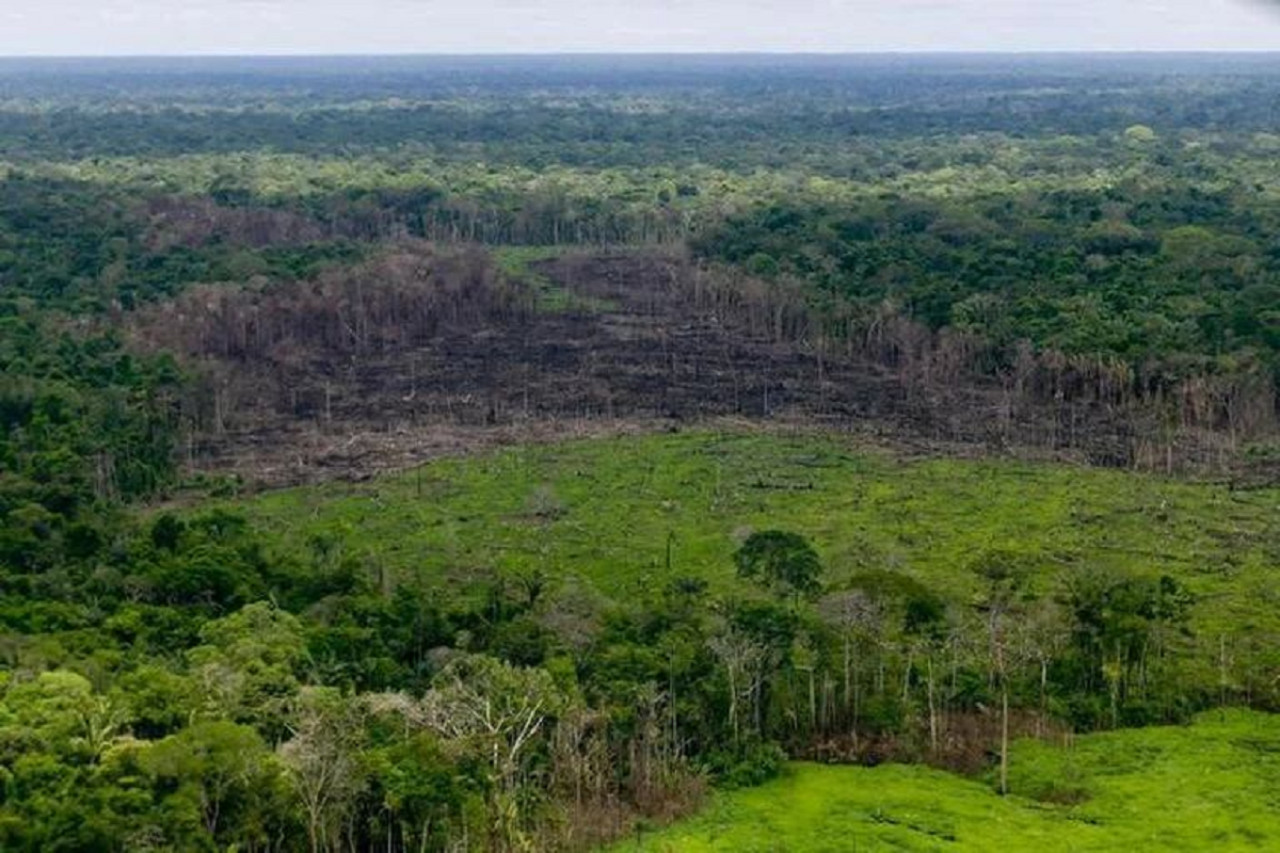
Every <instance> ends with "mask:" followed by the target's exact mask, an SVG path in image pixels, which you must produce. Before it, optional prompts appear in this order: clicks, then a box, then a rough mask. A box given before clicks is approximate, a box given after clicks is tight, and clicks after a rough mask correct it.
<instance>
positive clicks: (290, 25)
mask: <svg viewBox="0 0 1280 853" xmlns="http://www.w3.org/2000/svg"><path fill="white" fill-rule="evenodd" d="M1075 49H1092V50H1132V49H1138V50H1280V0H358V2H339V0H0V54H3V55H42V54H43V55H48V54H53V55H80V54H93V55H114V54H156V53H162V54H173V53H436V52H449V53H456V52H462V53H470V52H481V53H487V52H551V51H725V50H758V51H876V50H1075Z"/></svg>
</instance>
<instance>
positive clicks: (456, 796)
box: [0, 501, 1280, 851]
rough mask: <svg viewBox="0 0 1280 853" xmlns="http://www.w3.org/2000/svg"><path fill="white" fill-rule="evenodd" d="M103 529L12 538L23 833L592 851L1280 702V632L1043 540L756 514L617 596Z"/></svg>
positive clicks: (113, 523) (175, 532) (200, 530)
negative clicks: (945, 577) (874, 554)
mask: <svg viewBox="0 0 1280 853" xmlns="http://www.w3.org/2000/svg"><path fill="white" fill-rule="evenodd" d="M531 511H534V512H542V513H554V512H555V511H556V509H555V506H554V501H541V502H538V503H537V504H536V505H533V504H531ZM95 532H96V533H97V534H98V538H97V539H96V540H94V539H91V538H89V537H85V536H79V537H77V538H75V539H74V540H72V539H66V540H56V542H57V544H58V545H59V546H60V547H61V548H62V552H61V553H60V554H58V555H57V558H56V559H49V558H48V557H47V556H46V557H43V558H42V557H39V556H36V557H23V556H22V549H23V547H24V546H22V545H20V544H16V543H9V544H8V545H7V546H6V547H7V550H6V553H5V554H4V558H5V559H4V563H3V564H4V565H5V566H6V569H5V572H4V575H3V577H2V578H0V583H2V584H3V592H4V597H3V601H4V604H3V608H2V609H0V617H2V618H3V620H4V624H5V626H6V628H7V629H8V630H9V631H10V632H11V633H10V634H9V639H8V640H7V641H6V643H5V645H4V647H3V660H4V664H5V675H4V678H3V681H0V782H2V783H3V788H2V791H3V794H2V795H0V843H2V844H3V846H4V847H5V849H8V850H15V851H22V850H32V851H34V850H41V851H45V850H85V849H96V850H126V849H127V850H140V849H141V850H168V849H182V850H222V849H227V848H228V847H238V848H240V849H252V850H279V851H289V850H310V851H360V850H370V851H372V850H375V849H376V850H462V849H477V850H515V849H547V850H549V849H586V848H588V847H589V846H590V845H592V844H596V843H599V842H601V841H603V840H606V839H608V838H611V837H617V836H619V835H623V834H626V833H628V832H631V831H633V830H634V829H635V827H636V826H643V825H644V823H643V822H644V821H653V820H658V821H661V820H665V819H667V818H670V817H673V816H676V815H679V814H682V813H684V812H686V811H687V810H688V809H690V808H692V807H694V806H695V805H696V804H697V803H698V802H699V800H700V797H701V795H702V792H703V791H704V789H705V786H706V785H707V784H708V783H709V782H715V783H717V784H726V785H741V784H753V783H755V782H758V781H761V780H762V779H765V778H768V777H769V776H770V775H772V774H773V773H775V772H777V770H778V768H779V766H780V762H781V761H782V760H783V758H784V756H785V755H787V754H790V755H793V756H812V757H818V758H823V759H825V760H845V761H852V760H859V761H882V760H888V759H894V760H921V761H930V762H934V763H937V764H939V765H943V766H949V767H955V768H960V769H965V770H969V771H978V770H982V769H984V768H986V767H989V766H995V767H1000V766H1001V758H1002V757H1003V756H1004V755H1005V750H1006V749H1007V745H1008V741H1009V739H1010V738H1011V737H1014V736H1018V735H1022V734H1025V735H1031V734H1040V735H1049V734H1055V733H1059V732H1061V731H1063V730H1064V729H1067V728H1074V729H1095V728H1107V727H1112V726H1119V725H1141V724H1148V723H1155V722H1171V721H1178V720H1183V719H1186V718H1187V717H1188V715H1190V714H1191V713H1193V712H1195V711H1197V710H1200V709H1203V708H1206V707H1211V706H1213V705H1216V704H1220V703H1224V704H1225V703H1230V704H1240V703H1247V704H1252V705H1254V706H1257V707H1262V708H1271V707H1274V706H1275V703H1276V702H1277V701H1278V700H1280V696H1278V695H1277V693H1276V685H1275V681H1274V678H1273V677H1272V675H1271V674H1272V672H1273V667H1274V659H1273V655H1272V652H1271V650H1272V648H1273V646H1274V644H1273V643H1272V642H1271V638H1268V637H1264V636H1254V635H1252V634H1249V633H1247V632H1246V633H1241V632H1238V631H1235V632H1232V633H1231V634H1229V635H1228V634H1223V635H1220V636H1197V635H1196V634H1194V633H1193V632H1192V631H1191V629H1190V627H1189V622H1188V611H1189V608H1190V607H1191V606H1192V605H1193V603H1194V601H1193V598H1192V597H1191V596H1190V595H1189V594H1188V593H1187V592H1186V590H1184V589H1183V588H1182V587H1181V586H1180V585H1179V584H1178V583H1177V582H1175V581H1174V580H1173V579H1171V578H1168V577H1147V576H1137V575H1126V574H1123V573H1116V572H1113V571H1103V570H1088V569H1085V570H1080V569H1078V568H1076V569H1073V570H1072V571H1071V572H1061V573H1060V572H1058V571H1057V570H1055V569H1054V568H1053V558H1052V556H1051V555H1043V556H1042V557H1038V556H1035V555H1027V554H1012V553H1006V552H995V551H993V552H986V553H978V554H976V555H975V556H974V557H973V558H972V560H971V561H970V562H969V563H968V564H966V565H964V566H960V567H958V571H961V572H963V573H965V574H966V575H967V577H968V578H969V583H968V584H967V586H969V587H970V588H972V589H973V590H975V595H974V596H972V597H967V596H966V597H963V598H954V599H953V598H948V597H945V596H942V595H940V594H939V593H937V592H935V591H933V590H931V589H929V588H927V587H925V586H924V585H923V584H921V583H920V582H918V581H917V580H915V579H913V577H912V576H911V574H910V573H906V572H901V571H890V570H886V569H883V568H878V567H875V566H866V567H851V568H847V569H841V570H840V571H834V570H832V569H830V568H829V567H826V566H824V564H823V562H822V561H821V560H820V558H819V556H818V554H817V553H816V552H815V550H814V549H813V547H812V546H811V545H810V544H809V543H808V542H807V541H806V540H804V539H803V538H802V537H799V536H797V535H796V534H793V533H789V532H786V531H777V530H763V531H757V532H755V533H752V534H750V535H748V536H746V538H745V539H743V540H742V543H741V545H740V547H739V548H738V550H737V551H736V553H732V554H728V553H726V554H725V555H724V556H723V559H724V560H725V561H730V560H732V562H733V564H735V565H736V567H737V570H738V575H739V578H740V583H739V584H737V585H735V586H734V587H733V590H732V591H731V592H724V593H712V592H711V591H710V590H709V588H708V587H707V585H706V584H705V582H703V581H701V580H699V579H697V578H694V577H688V578H678V579H676V580H673V581H671V582H670V583H668V584H666V585H665V586H662V587H659V588H655V589H652V590H651V591H650V592H648V593H645V594H642V595H639V596H635V597H633V598H632V599H631V600H629V601H626V602H613V601H609V600H607V599H605V598H603V597H602V596H600V595H599V594H597V593H595V592H594V591H593V590H592V589H591V588H590V587H589V586H588V585H587V584H586V583H585V582H584V581H581V580H575V579H574V578H573V577H572V576H571V575H565V576H561V577H552V576H550V575H546V574H543V573H541V572H538V571H533V572H530V573H527V574H522V575H514V576H503V575H498V574H491V573H487V572H484V571H474V572H471V573H468V574H464V575H462V576H459V577H458V578H456V579H455V582H454V583H452V584H450V585H449V586H448V587H445V586H442V585H441V584H440V583H439V582H437V581H433V580H429V579H423V578H416V577H402V576H394V575H391V574H388V573H387V572H386V571H384V570H382V569H381V568H379V567H378V565H377V564H376V563H375V562H369V561H365V560H360V559H359V558H358V557H357V555H355V554H353V553H350V552H349V551H348V550H347V548H346V544H347V543H346V542H345V541H344V540H343V538H342V537H341V536H337V535H335V536H318V537H316V538H314V539H313V540H312V541H311V542H310V543H309V546H308V548H307V549H306V550H305V551H304V552H299V553H295V554H293V555H290V556H288V557H271V556H268V554H269V553H270V549H269V548H268V547H267V544H268V543H267V542H266V541H264V539H263V538H262V537H261V536H260V535H259V534H257V533H256V532H255V531H253V530H252V529H251V528H249V527H248V526H247V525H246V524H245V522H244V521H243V520H242V519H240V518H238V517H236V516H234V515H230V514H227V513H225V512H221V511H217V512H212V513H205V514H197V515H192V516H188V517H186V518H180V517H175V516H173V515H169V514H160V515H157V516H154V517H153V518H151V519H150V520H148V521H146V522H145V523H143V524H141V525H133V524H120V523H119V522H118V521H117V520H110V521H108V520H106V519H103V520H102V521H101V522H100V523H99V526H98V527H97V529H96V531H95ZM995 778H996V784H997V785H1001V784H1003V782H1002V777H1001V774H1000V773H998V772H997V773H996V776H995ZM638 821H639V822H640V823H637V822H638Z"/></svg>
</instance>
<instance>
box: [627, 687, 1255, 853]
mask: <svg viewBox="0 0 1280 853" xmlns="http://www.w3.org/2000/svg"><path fill="white" fill-rule="evenodd" d="M1277 748H1280V730H1277V724H1276V720H1275V718H1274V717H1269V716H1265V715H1261V714H1248V713H1242V712H1234V711H1233V712H1226V713H1218V712H1213V713H1211V714H1207V715H1205V716H1203V717H1201V718H1199V719H1198V720H1197V721H1196V723H1195V724H1194V725H1192V726H1189V727H1185V728H1152V729H1145V730H1140V731H1124V732H1111V733H1106V734H1095V735H1086V736H1083V737H1079V738H1075V739H1073V741H1072V743H1071V745H1070V746H1067V747H1064V746H1062V745H1050V744H1042V743H1039V742H1035V741H1023V742H1020V743H1018V744H1017V745H1016V747H1015V748H1014V751H1013V757H1014V760H1013V767H1014V768H1015V770H1014V773H1013V776H1012V789H1011V792H1010V796H1009V797H1007V798H1001V797H999V796H997V795H996V793H995V792H994V791H993V790H992V787H991V785H989V784H985V783H984V782H982V781H980V780H973V779H965V778H959V777H956V776H953V775H951V774H948V773H945V772H941V771H937V770H930V769H927V768H923V767H907V766H903V765H892V764H889V765H882V766H879V767H874V768H850V767H830V766H822V765H815V764H797V765H792V766H790V767H788V769H787V771H786V772H785V773H784V774H783V775H782V776H781V778H779V779H777V780H776V781H773V782H769V783H767V784H765V785H763V786H761V787H759V788H753V789H750V790H740V791H731V792H726V793H722V794H718V795H717V796H716V797H715V799H714V800H713V802H712V804H711V805H710V806H709V807H708V808H707V809H706V811H705V813H704V814H703V815H701V816H700V817H698V818H697V819H696V820H691V821H688V822H686V823H682V824H680V825H678V826H675V827H672V828H670V829H667V830H663V831H658V832H654V831H652V830H649V831H639V832H637V835H636V837H635V838H634V839H633V840H631V841H627V842H623V843H620V844H618V845H616V846H615V847H614V848H612V849H613V850H614V851H616V852H617V853H625V851H652V853H662V851H673V853H674V851H681V853H685V851H688V853H701V851H714V850H725V851H730V850H732V851H766V850H787V851H795V853H811V851H812V852H813V853H817V851H854V850H857V851H878V850H912V851H927V850H940V849H945V850H966V851H970V850H971V851H975V853H977V851H985V850H993V849H997V848H998V849H1000V850H1009V851H1019V853H1020V851H1029V852H1030V851H1045V853H1055V851H1064V853H1065V851H1073V853H1079V851H1107V850H1116V849H1128V850H1143V851H1178V850H1190V849H1197V850H1239V851H1246V850H1260V849H1266V848H1268V847H1270V846H1272V845H1275V844H1276V843H1277V840H1278V839H1280V821H1277V819H1276V816H1275V814H1274V811H1273V810H1272V809H1271V808H1270V807H1269V806H1268V805H1267V804H1268V802H1269V800H1270V798H1271V796H1272V795H1271V792H1272V791H1273V790H1274V789H1275V785H1276V783H1277V772H1278V771H1277V768H1276V765H1275V760H1274V755H1275V752H1276V750H1277ZM1153 815H1158V816H1159V817H1158V819H1153Z"/></svg>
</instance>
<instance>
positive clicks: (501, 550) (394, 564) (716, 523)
mask: <svg viewBox="0 0 1280 853" xmlns="http://www.w3.org/2000/svg"><path fill="white" fill-rule="evenodd" d="M235 508H236V509H238V510H240V511H242V512H245V513H247V514H248V516H249V517H250V518H251V519H253V520H254V521H256V522H257V523H258V524H260V525H262V526H263V527H265V528H267V529H268V530H270V531H273V532H274V533H275V534H276V536H273V537H272V538H273V540H275V541H278V542H279V543H280V546H279V547H281V548H282V549H283V550H284V551H286V552H288V553H291V554H305V553H306V552H307V547H308V543H309V542H310V541H312V539H313V537H325V538H327V539H329V540H331V541H332V542H334V543H336V545H337V547H339V548H340V549H342V553H343V555H344V556H346V557H350V558H354V559H357V560H361V561H367V562H368V563H370V564H371V565H377V566H378V567H379V568H381V569H389V570H391V571H392V572H394V573H397V574H399V575H400V576H402V577H403V576H404V575H405V574H408V573H412V574H417V575H420V576H424V577H427V578H439V579H442V580H443V579H446V578H456V577H458V576H459V574H460V573H461V574H463V575H465V574H467V573H474V572H475V571H484V572H488V571H491V570H496V571H500V572H530V571H534V570H541V571H544V572H546V573H547V574H548V575H550V576H552V577H570V576H572V577H576V578H579V579H583V580H586V581H588V582H589V583H590V584H592V585H593V586H595V587H596V588H597V589H598V590H600V591H601V592H603V593H605V594H607V595H610V596H614V597H619V598H621V597H626V596H629V595H632V594H634V593H636V592H638V591H642V590H644V589H653V588H656V587H657V586H660V585H663V584H665V583H666V582H667V581H668V580H669V579H670V578H671V577H674V576H697V577H702V578H705V579H707V580H709V581H710V582H711V583H712V584H713V586H714V587H716V588H718V589H722V590H723V589H726V588H728V587H730V586H731V585H732V584H734V583H735V582H736V581H735V580H734V577H733V566H732V562H731V555H732V553H733V551H734V549H735V548H736V547H737V544H738V542H739V541H740V539H741V537H742V536H743V534H744V532H745V531H749V530H752V529H763V528H767V527H781V528H787V529H793V530H796V531H799V532H801V533H803V534H805V535H807V536H809V537H811V538H812V540H813V542H814V543H815V545H816V546H817V548H818V550H819V552H820V554H821V555H822V557H823V560H824V563H825V565H826V573H827V574H826V577H827V580H829V581H833V582H838V581H839V580H840V579H841V578H843V577H847V576H849V575H851V574H854V573H856V572H859V571H862V570H865V569H868V568H884V567H888V568H892V569H895V570H900V571H905V572H911V573H913V574H915V575H916V576H918V577H920V578H921V579H923V580H925V581H926V582H927V583H929V584H930V585H931V586H933V587H934V588H936V589H938V590H939V591H940V592H943V593H947V594H950V595H953V596H957V597H958V598H959V599H960V600H965V597H966V596H969V595H971V594H972V593H973V592H975V589H974V587H973V579H972V577H971V575H970V573H969V572H968V571H967V570H966V566H967V565H968V563H969V561H971V560H972V559H973V558H974V557H975V555H978V554H980V553H982V552H983V551H984V550H986V549H991V548H1001V549H1012V550H1014V551H1017V552H1021V553H1025V554H1027V555H1029V556H1031V557H1032V558H1033V559H1034V560H1035V561H1036V562H1037V563H1038V564H1039V565H1041V567H1042V579H1041V581H1040V583H1041V584H1042V586H1044V587H1045V589H1048V587H1049V585H1050V584H1051V583H1052V577H1053V576H1054V575H1056V574H1058V573H1061V572H1071V571H1078V570H1082V569H1083V568H1085V567H1088V566H1102V567H1114V568H1117V569H1122V570H1127V571H1132V572H1137V573H1141V574H1144V575H1147V574H1150V575H1158V574H1162V573H1167V574H1170V575H1173V576H1175V577H1177V578H1178V579H1179V580H1180V581H1182V582H1183V583H1185V584H1186V585H1187V586H1188V587H1189V588H1190V589H1191V590H1192V591H1193V592H1194V593H1195V594H1196V596H1197V598H1198V600H1197V603H1196V605H1195V607H1194V609H1193V621H1194V623H1195V627H1196V628H1197V630H1198V631H1199V632H1201V633H1202V634H1204V635H1206V636H1214V632H1216V631H1217V630H1218V629H1222V630H1231V631H1239V630H1241V629H1243V628H1246V627H1249V626H1264V627H1280V606H1277V605H1278V604H1280V602H1278V601H1277V591H1276V589H1275V584H1274V583H1273V580H1274V577H1275V567H1276V566H1277V564H1278V563H1280V528H1278V527H1277V524H1278V523H1280V513H1277V509H1278V508H1280V493H1277V492H1276V491H1274V490H1264V491H1252V492H1231V491H1229V490H1228V489H1226V488H1225V487H1222V486H1216V485H1206V484H1194V483H1188V482H1180V481H1174V480H1167V479H1160V478H1157V477H1150V476H1145V475H1139V474H1134V473H1131V472H1116V471H1102V470H1097V469H1089V468H1083V467H1074V466H1066V465H1053V464H1047V463H1046V464H1033V463H1024V462H1016V461H1007V460H976V461H975V460H955V459H924V460H914V461H913V460H907V459H902V458H899V457H896V456H894V455H893V454H891V453H888V452H885V451H879V450H874V449H867V448H865V447H859V446H858V445H856V444H854V443H852V442H846V441H842V440H840V439H836V438H823V437H813V436H807V435H795V436H790V437H788V436H779V435H765V434H716V433H709V432H692V433H684V434H678V435H655V436H648V437H640V438H635V437H632V438H616V439H598V440H583V441H572V442H565V443H562V444H554V445H538V446H525V447H517V448H513V449H507V450H503V451H499V452H494V453H487V454H484V455H478V456H474V457H468V458H455V459H446V460H441V461H438V462H434V463H432V464H429V465H427V466H425V467H423V468H421V469H419V470H418V471H415V472H408V473H406V474H401V475H397V476H394V477H388V478H383V479H380V480H376V481H373V482H369V483H361V484H345V483H331V484H328V485H325V486H320V487H313V488H301V489H293V490H287V491H279V492H273V493H267V494H264V495H261V496H258V497H255V498H251V499H248V500H244V501H240V502H238V503H237V504H236V505H235ZM668 544H670V566H669V567H668V564H667V555H668Z"/></svg>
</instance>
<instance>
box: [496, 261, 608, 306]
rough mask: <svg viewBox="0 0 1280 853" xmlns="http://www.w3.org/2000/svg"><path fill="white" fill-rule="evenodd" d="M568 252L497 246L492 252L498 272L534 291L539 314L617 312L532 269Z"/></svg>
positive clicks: (603, 302) (602, 302) (603, 300)
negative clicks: (541, 312) (535, 265)
mask: <svg viewBox="0 0 1280 853" xmlns="http://www.w3.org/2000/svg"><path fill="white" fill-rule="evenodd" d="M569 251H571V248H570V247H566V246H497V247H495V248H494V249H493V258H494V263H496V264H497V266H498V269H499V270H500V271H501V272H502V273H503V274H504V275H506V276H507V277H508V278H510V279H511V280H513V281H518V282H522V283H523V284H525V285H526V286H527V287H531V288H533V291H534V294H535V296H536V297H537V300H536V302H535V305H536V307H537V309H538V310H539V311H544V312H546V313H548V314H558V313H566V312H581V313H586V314H596V313H601V312H604V311H611V310H614V309H615V308H616V306H614V305H613V304H612V303H611V302H609V301H608V300H606V299H593V298H591V297H586V296H579V295H577V294H575V293H571V292H569V291H568V290H567V289H565V288H563V287H561V286H560V285H558V284H556V283H555V282H554V281H552V280H551V279H550V278H549V277H548V276H546V275H544V274H542V273H540V272H538V271H537V270H535V269H534V268H533V266H534V264H537V263H541V262H543V261H553V260H555V259H556V258H559V257H561V256H563V255H565V254H566V253H567V252H569Z"/></svg>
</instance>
